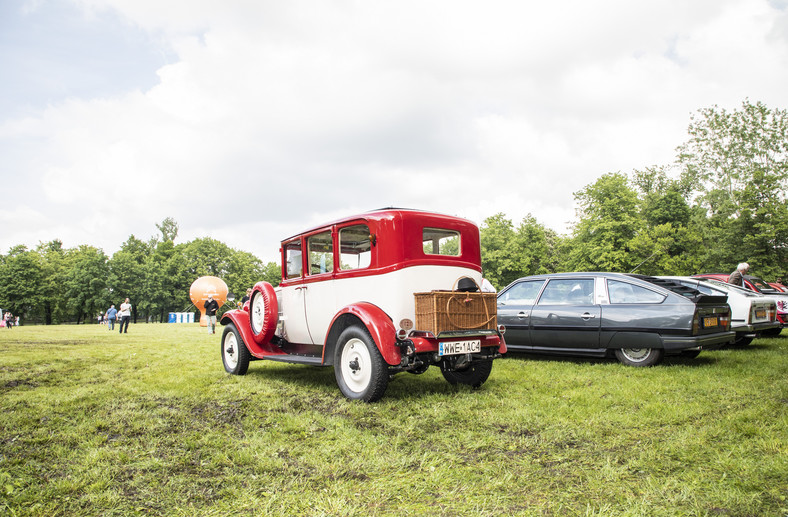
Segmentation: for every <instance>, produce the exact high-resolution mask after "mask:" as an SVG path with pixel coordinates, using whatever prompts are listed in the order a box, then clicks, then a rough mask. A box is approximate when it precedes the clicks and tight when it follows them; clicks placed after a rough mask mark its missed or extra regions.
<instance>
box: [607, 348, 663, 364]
mask: <svg viewBox="0 0 788 517" xmlns="http://www.w3.org/2000/svg"><path fill="white" fill-rule="evenodd" d="M616 358H617V359H618V360H619V361H620V362H621V363H622V364H626V365H627V366H653V365H655V364H657V363H658V362H660V361H661V360H662V349H660V348H621V349H618V350H616Z"/></svg>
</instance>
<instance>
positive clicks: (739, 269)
mask: <svg viewBox="0 0 788 517" xmlns="http://www.w3.org/2000/svg"><path fill="white" fill-rule="evenodd" d="M749 270H750V265H749V264H748V263H746V262H742V263H741V264H739V265H738V266H736V271H734V272H733V273H731V276H729V277H728V283H729V284H733V285H738V286H739V287H744V275H746V274H747V272H748V271H749Z"/></svg>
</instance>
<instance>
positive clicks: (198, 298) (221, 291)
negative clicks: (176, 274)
mask: <svg viewBox="0 0 788 517" xmlns="http://www.w3.org/2000/svg"><path fill="white" fill-rule="evenodd" d="M227 293H228V289H227V284H225V283H224V280H222V279H221V278H218V277H215V276H201V277H200V278H198V279H197V280H195V281H194V282H193V283H192V286H191V287H190V288H189V298H191V299H192V303H193V304H194V305H195V306H196V307H197V308H198V309H199V310H200V326H201V327H207V326H208V321H207V318H206V317H205V300H207V299H208V295H209V294H210V295H213V299H214V300H216V303H218V304H219V307H221V306H222V305H223V304H224V301H225V300H226V299H227Z"/></svg>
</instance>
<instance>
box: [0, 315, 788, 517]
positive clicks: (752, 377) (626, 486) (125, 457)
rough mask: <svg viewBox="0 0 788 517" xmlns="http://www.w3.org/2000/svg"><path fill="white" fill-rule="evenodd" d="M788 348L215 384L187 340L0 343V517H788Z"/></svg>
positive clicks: (222, 379) (55, 330)
mask: <svg viewBox="0 0 788 517" xmlns="http://www.w3.org/2000/svg"><path fill="white" fill-rule="evenodd" d="M787 375H788V332H783V336H782V337H779V338H773V339H760V340H756V341H755V342H754V343H753V344H752V345H751V346H750V347H747V348H736V349H727V350H720V351H714V352H704V353H702V354H701V355H700V357H698V358H697V359H695V360H680V359H669V360H668V361H666V362H665V363H664V364H663V365H661V366H658V367H655V368H646V369H638V368H628V367H625V366H621V365H619V364H618V363H616V362H613V361H601V360H586V359H576V360H567V359H557V358H544V357H537V356H511V357H507V358H505V359H502V360H499V361H497V362H496V363H495V366H494V367H493V373H492V374H491V376H490V379H489V380H488V382H487V383H486V384H485V385H484V386H483V387H482V388H481V389H480V390H471V389H468V388H466V387H452V386H450V385H449V384H448V383H447V382H445V381H444V380H443V378H442V376H441V375H440V372H439V371H437V369H435V368H431V369H430V370H429V371H428V372H427V373H425V374H423V375H420V376H416V375H409V374H400V375H397V376H396V377H394V379H393V380H392V381H391V383H390V384H389V388H388V391H387V392H386V396H385V397H384V398H383V400H382V401H380V402H379V403H376V404H371V405H370V404H363V403H354V402H350V401H347V400H345V399H344V398H343V397H342V396H341V395H340V393H339V390H338V388H337V387H336V384H335V381H334V374H333V371H332V370H331V369H330V368H314V367H306V366H296V365H285V364H279V363H274V362H268V361H257V362H253V363H252V364H251V366H250V368H249V373H248V374H247V375H246V376H243V377H234V376H230V375H227V374H225V373H224V370H223V368H222V363H221V358H220V355H219V337H218V336H211V335H207V334H206V333H205V331H204V329H200V327H199V326H197V325H176V324H170V325H168V324H162V325H155V324H154V325H146V324H138V325H132V326H131V328H130V330H129V333H128V334H126V335H119V334H118V333H117V332H108V331H107V330H106V328H104V327H99V326H98V325H82V326H54V327H20V328H14V329H12V330H6V329H0V514H3V515H12V516H13V515H35V516H38V515H107V516H109V515H135V514H136V515H184V516H185V515H189V516H190V515H341V516H346V515H358V516H365V515H447V516H450V515H496V516H497V515H637V516H640V515H649V516H652V515H653V516H658V515H671V516H672V515H710V516H716V515H724V516H764V515H765V516H768V515H774V516H785V515H788V499H787V498H788V418H787V417H786V415H788V411H786V410H787V409H788V381H787V380H786V376H787Z"/></svg>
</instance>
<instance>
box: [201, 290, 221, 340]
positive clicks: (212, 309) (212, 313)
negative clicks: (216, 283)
mask: <svg viewBox="0 0 788 517" xmlns="http://www.w3.org/2000/svg"><path fill="white" fill-rule="evenodd" d="M203 307H204V308H205V317H206V318H207V321H206V323H207V324H208V334H215V333H216V311H218V310H219V303H218V302H217V301H216V300H214V299H213V295H212V294H209V295H208V299H207V300H205V303H204V304H203Z"/></svg>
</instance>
